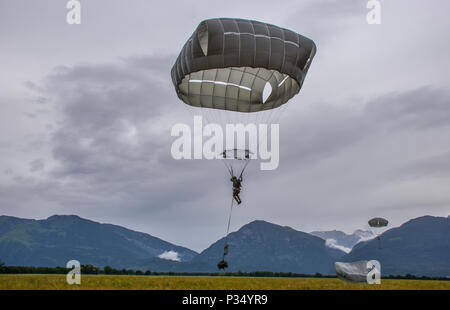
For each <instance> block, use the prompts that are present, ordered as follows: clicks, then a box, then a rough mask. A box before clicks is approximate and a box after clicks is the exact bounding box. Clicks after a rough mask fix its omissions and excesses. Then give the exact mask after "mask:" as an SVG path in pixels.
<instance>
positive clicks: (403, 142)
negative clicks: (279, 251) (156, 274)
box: [0, 0, 450, 251]
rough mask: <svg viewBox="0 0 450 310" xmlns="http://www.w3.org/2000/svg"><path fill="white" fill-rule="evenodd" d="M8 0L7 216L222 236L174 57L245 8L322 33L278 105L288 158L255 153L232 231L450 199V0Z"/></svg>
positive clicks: (444, 207) (219, 182)
mask: <svg viewBox="0 0 450 310" xmlns="http://www.w3.org/2000/svg"><path fill="white" fill-rule="evenodd" d="M81 2H82V16H81V19H82V21H81V25H68V24H67V23H66V17H65V15H66V13H67V9H66V8H65V4H66V1H62V0H48V1H25V0H0V50H1V53H0V55H1V57H0V68H1V74H0V106H1V113H0V214H1V215H10V216H18V217H24V218H35V219H42V218H47V217H49V216H51V215H53V214H76V215H79V216H81V217H84V218H88V219H91V220H95V221H99V222H102V223H112V224H117V225H122V226H125V227H127V228H130V229H133V230H138V231H143V232H146V233H149V234H151V235H154V236H157V237H160V238H162V239H164V240H167V241H169V242H173V243H176V244H179V245H183V246H187V247H189V248H192V249H193V250H196V251H201V250H203V249H204V248H206V247H207V246H209V245H210V244H211V243H212V242H214V241H216V240H217V239H219V238H221V237H223V235H224V233H225V230H226V221H227V215H228V208H229V203H230V191H231V189H230V184H229V181H228V175H227V172H226V170H225V168H224V167H223V165H222V164H221V163H220V162H217V161H200V160H198V161H187V160H181V161H176V160H174V159H172V157H171V155H170V148H171V144H172V142H173V140H174V138H173V137H171V136H170V130H171V128H172V126H173V125H174V124H175V123H180V122H186V123H189V124H190V123H191V122H192V115H193V114H192V113H190V112H189V109H187V106H186V105H185V104H184V103H182V102H181V101H180V100H179V99H178V98H177V97H176V95H175V92H174V88H173V85H172V82H171V79H170V69H171V67H172V65H173V63H174V61H175V59H176V57H177V55H178V52H179V51H180V49H181V47H182V46H183V44H184V43H185V41H186V40H187V39H188V37H189V36H190V35H191V33H192V32H193V31H194V30H195V28H196V26H197V25H198V24H199V23H200V22H201V21H202V20H204V19H208V18H214V17H237V18H247V19H255V20H260V21H264V22H267V23H272V24H275V25H278V26H281V27H285V28H288V29H292V30H294V31H296V32H298V33H301V34H303V35H305V36H307V37H310V38H311V39H313V40H314V41H315V43H316V45H317V48H318V52H317V55H316V57H315V59H314V60H313V63H312V65H311V68H310V70H309V73H308V76H307V78H306V81H305V83H304V85H303V88H302V90H301V92H300V94H298V95H297V96H296V97H294V98H293V99H292V100H291V101H290V103H289V104H288V106H287V107H286V109H285V111H284V112H283V114H282V115H281V117H280V121H279V122H280V136H281V137H280V138H281V141H280V155H281V160H280V166H279V168H278V169H277V170H275V171H260V170H259V169H258V165H253V166H249V168H248V171H247V175H246V178H245V183H244V188H243V193H242V196H243V200H244V204H243V205H242V207H239V208H238V209H236V210H235V213H234V217H233V221H232V224H231V229H232V230H237V229H238V228H239V227H241V226H242V225H244V224H246V223H248V222H250V221H252V220H255V219H263V220H267V221H270V222H272V223H276V224H280V225H287V226H291V227H293V228H295V229H297V230H301V231H307V232H308V231H312V230H331V229H339V230H344V231H346V232H352V231H353V230H355V229H359V228H364V227H365V224H366V222H367V220H368V219H369V218H371V217H374V216H382V217H385V218H387V219H389V221H390V223H391V224H392V225H393V226H398V225H400V224H402V223H403V222H405V221H406V220H409V219H411V218H414V217H417V216H421V215H426V214H429V215H435V216H448V215H449V214H450V190H449V188H450V86H449V78H450V74H449V72H450V61H449V55H450V42H449V40H448V37H449V35H450V19H449V18H448V12H449V11H450V2H449V1H447V0H435V1H427V2H426V1H422V0H389V1H383V0H382V1H381V3H382V11H381V13H382V16H381V24H380V25H369V24H367V22H366V14H367V12H368V10H367V9H366V3H367V1H365V0H335V1H332V0H309V1H306V0H302V1H299V0H293V1H261V0H257V1H242V0H241V1H211V0H207V1H200V0H196V1H148V0H133V1H123V0H108V1H106V0H103V1H100V0H89V1H81Z"/></svg>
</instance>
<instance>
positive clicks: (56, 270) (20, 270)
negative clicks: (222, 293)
mask: <svg viewBox="0 0 450 310" xmlns="http://www.w3.org/2000/svg"><path fill="white" fill-rule="evenodd" d="M70 270H72V269H71V268H66V267H34V266H6V265H5V264H4V263H2V262H1V261H0V274H67V273H68V272H69V271H70ZM81 274H92V275H95V274H103V275H136V276H150V275H152V276H157V275H165V276H230V277H276V278H283V277H285V278H336V275H324V274H320V273H316V274H301V273H293V272H272V271H255V272H242V271H237V272H210V273H208V272H155V271H153V272H152V271H150V270H148V269H147V270H145V271H143V270H139V269H138V270H133V269H125V268H123V269H116V268H113V267H111V266H105V267H103V268H101V267H97V266H94V265H91V264H87V265H81ZM383 279H406V280H447V281H450V278H448V277H428V276H415V275H411V274H407V275H389V276H383Z"/></svg>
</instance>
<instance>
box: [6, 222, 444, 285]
mask: <svg viewBox="0 0 450 310" xmlns="http://www.w3.org/2000/svg"><path fill="white" fill-rule="evenodd" d="M449 236H450V217H448V218H444V217H432V216H424V217H420V218H416V219H413V220H410V221H408V222H407V223H405V224H403V225H401V226H400V227H396V228H392V229H390V230H388V231H386V232H385V233H384V234H383V235H381V238H380V240H378V239H371V240H366V239H367V238H370V237H371V236H370V235H369V234H368V233H367V232H365V231H356V232H355V233H353V234H351V235H347V234H344V233H343V232H339V231H330V232H312V233H305V232H301V231H297V230H295V229H293V228H291V227H287V226H280V225H276V224H272V223H269V222H265V221H253V222H251V223H249V224H247V225H244V226H243V227H241V228H240V229H239V230H238V231H236V232H232V233H230V235H229V236H228V244H229V254H228V255H227V256H226V260H227V261H228V264H229V268H228V269H227V271H243V272H251V271H273V272H294V273H303V274H315V273H317V272H319V273H322V274H334V262H336V261H356V260H371V259H377V260H379V261H380V263H381V266H382V273H383V274H395V275H404V274H408V273H409V274H414V275H429V276H450V239H449V238H448V237H449ZM330 239H332V240H334V241H335V242H330ZM364 240H366V241H364ZM224 244H225V238H222V239H220V240H218V241H216V242H214V243H213V244H212V245H211V246H209V247H208V248H207V249H205V250H204V251H202V252H201V253H197V252H195V251H192V250H190V249H188V248H186V247H182V246H178V245H174V244H171V243H169V242H166V241H164V240H161V239H159V238H156V237H154V236H151V235H149V234H145V233H141V232H136V231H132V230H129V229H126V228H124V227H121V226H116V225H111V224H101V223H97V222H94V221H90V220H86V219H83V218H80V217H78V216H75V215H54V216H51V217H49V218H47V219H44V220H32V219H21V218H16V217H9V216H0V261H3V262H5V263H6V265H21V266H49V267H53V266H64V265H65V264H66V263H67V261H69V260H72V259H77V260H78V261H80V262H81V263H82V264H92V265H96V266H99V267H104V266H107V265H108V266H112V267H114V268H128V269H141V270H147V269H150V270H151V271H159V272H170V271H173V272H217V267H216V266H217V262H218V261H219V260H221V259H222V254H223V246H224ZM341 247H344V248H346V249H351V251H350V252H349V253H346V251H342V250H341Z"/></svg>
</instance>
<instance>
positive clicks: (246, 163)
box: [239, 160, 250, 178]
mask: <svg viewBox="0 0 450 310" xmlns="http://www.w3.org/2000/svg"><path fill="white" fill-rule="evenodd" d="M249 162H250V161H249V160H247V161H246V162H245V165H244V168H242V171H241V174H240V175H239V178H241V177H242V175H243V174H244V171H245V168H247V165H248V163H249Z"/></svg>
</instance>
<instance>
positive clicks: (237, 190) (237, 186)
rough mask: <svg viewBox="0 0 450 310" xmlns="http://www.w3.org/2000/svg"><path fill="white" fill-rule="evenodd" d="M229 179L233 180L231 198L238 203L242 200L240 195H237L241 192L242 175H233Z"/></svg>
mask: <svg viewBox="0 0 450 310" xmlns="http://www.w3.org/2000/svg"><path fill="white" fill-rule="evenodd" d="M230 181H231V182H233V198H234V199H235V200H236V202H237V203H238V205H239V204H241V202H242V201H241V197H239V193H240V192H241V182H242V175H241V176H240V177H239V179H238V178H236V177H235V176H234V175H233V176H232V177H231V180H230Z"/></svg>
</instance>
